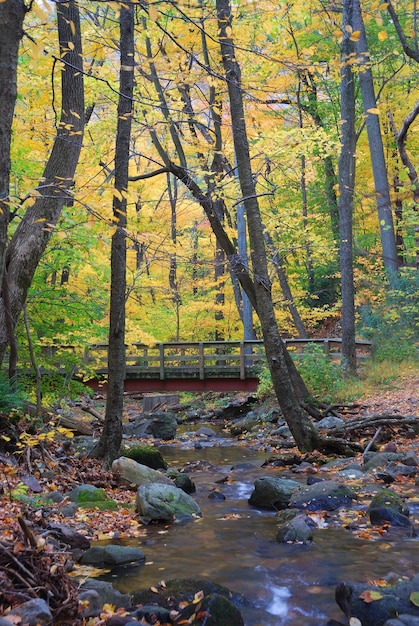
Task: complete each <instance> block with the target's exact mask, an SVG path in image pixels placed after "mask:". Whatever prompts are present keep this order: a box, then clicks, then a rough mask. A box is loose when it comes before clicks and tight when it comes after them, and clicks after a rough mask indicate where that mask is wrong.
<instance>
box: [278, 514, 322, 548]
mask: <svg viewBox="0 0 419 626" xmlns="http://www.w3.org/2000/svg"><path fill="white" fill-rule="evenodd" d="M312 539H313V531H312V529H311V527H310V526H309V525H308V524H307V522H306V519H305V516H304V515H296V516H295V517H294V518H293V519H291V520H289V521H288V522H285V524H282V526H280V527H279V529H278V533H277V536H276V540H277V541H279V543H309V542H310V541H311V540H312Z"/></svg>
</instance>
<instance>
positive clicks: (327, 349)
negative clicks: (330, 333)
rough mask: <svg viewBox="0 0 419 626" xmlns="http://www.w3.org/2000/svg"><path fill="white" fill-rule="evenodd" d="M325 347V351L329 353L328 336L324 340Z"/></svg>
mask: <svg viewBox="0 0 419 626" xmlns="http://www.w3.org/2000/svg"><path fill="white" fill-rule="evenodd" d="M323 349H324V353H325V354H327V355H329V352H330V342H329V340H328V339H327V338H326V339H325V340H324V341H323Z"/></svg>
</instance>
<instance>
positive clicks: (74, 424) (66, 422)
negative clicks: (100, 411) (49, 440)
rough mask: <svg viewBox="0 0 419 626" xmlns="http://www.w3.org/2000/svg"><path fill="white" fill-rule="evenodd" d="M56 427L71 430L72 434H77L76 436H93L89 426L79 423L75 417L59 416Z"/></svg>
mask: <svg viewBox="0 0 419 626" xmlns="http://www.w3.org/2000/svg"><path fill="white" fill-rule="evenodd" d="M58 425H59V426H63V427H64V428H69V429H70V430H73V431H74V433H77V434H78V435H87V436H90V435H93V428H92V427H91V426H90V425H89V424H86V423H85V422H81V421H80V420H78V419H76V418H75V417H69V416H68V415H60V418H59V420H58Z"/></svg>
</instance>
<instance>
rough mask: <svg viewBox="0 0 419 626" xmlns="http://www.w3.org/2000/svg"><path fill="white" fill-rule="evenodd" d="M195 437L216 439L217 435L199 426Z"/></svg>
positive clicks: (205, 427)
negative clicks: (201, 436)
mask: <svg viewBox="0 0 419 626" xmlns="http://www.w3.org/2000/svg"><path fill="white" fill-rule="evenodd" d="M195 434H196V435H203V436H204V437H216V436H217V433H216V432H215V430H213V429H212V428H208V426H201V428H198V430H197V431H196V432H195Z"/></svg>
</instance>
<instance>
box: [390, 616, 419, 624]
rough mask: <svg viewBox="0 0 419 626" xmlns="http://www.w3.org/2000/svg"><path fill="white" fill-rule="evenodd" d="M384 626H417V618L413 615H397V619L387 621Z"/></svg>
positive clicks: (418, 621) (418, 619)
mask: <svg viewBox="0 0 419 626" xmlns="http://www.w3.org/2000/svg"><path fill="white" fill-rule="evenodd" d="M384 626H419V617H415V616H414V615H399V617H398V618H394V619H388V620H387V621H386V622H384Z"/></svg>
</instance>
